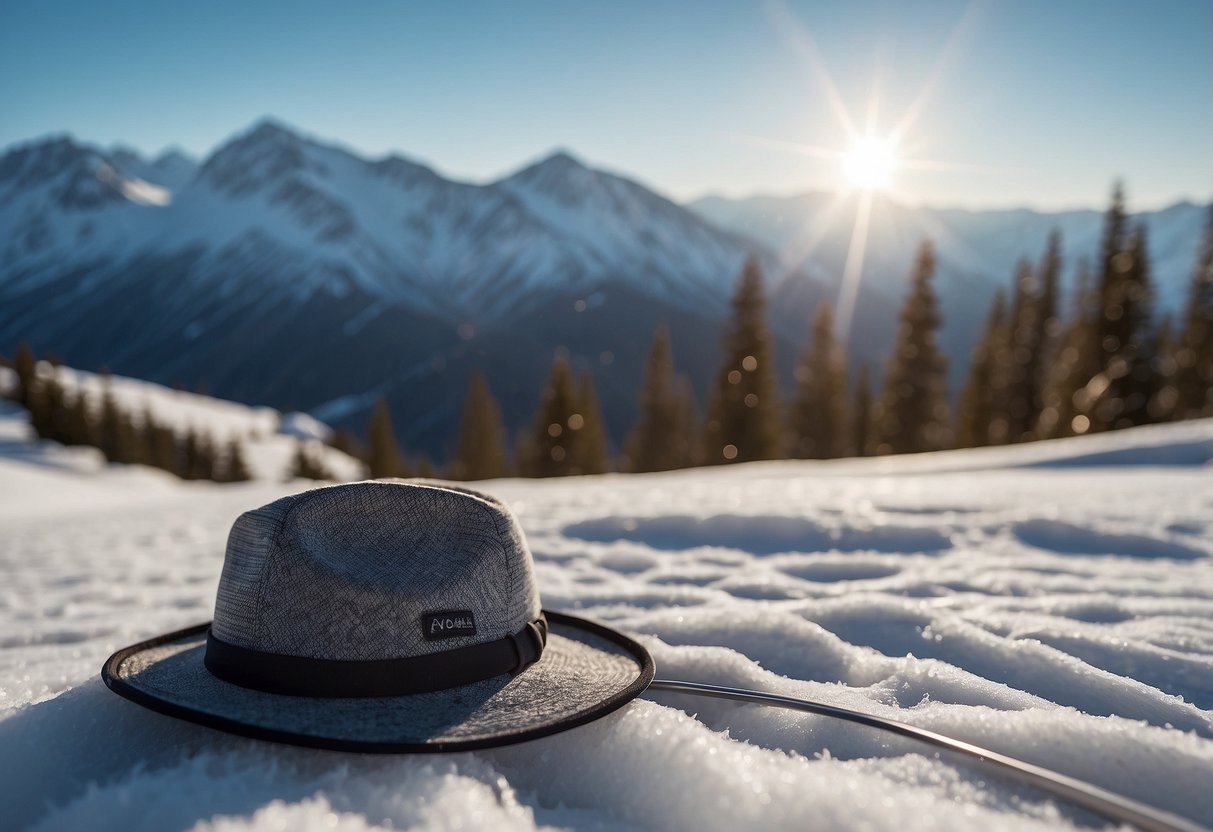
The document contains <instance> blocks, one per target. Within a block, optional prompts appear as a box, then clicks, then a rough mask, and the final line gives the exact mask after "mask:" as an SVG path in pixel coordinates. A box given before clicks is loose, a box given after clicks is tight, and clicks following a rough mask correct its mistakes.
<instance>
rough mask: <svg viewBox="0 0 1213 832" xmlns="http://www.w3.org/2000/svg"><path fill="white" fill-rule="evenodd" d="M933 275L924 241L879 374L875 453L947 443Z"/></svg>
mask: <svg viewBox="0 0 1213 832" xmlns="http://www.w3.org/2000/svg"><path fill="white" fill-rule="evenodd" d="M934 274H935V253H934V251H933V249H932V248H931V244H930V243H928V242H924V243H923V244H922V247H921V248H920V249H919V251H918V255H917V257H916V259H915V262H914V269H913V272H912V274H911V287H910V294H909V296H908V297H907V298H906V301H905V304H904V305H903V306H902V308H901V314H900V316H899V323H898V329H897V341H896V345H895V347H894V350H893V354H892V355H891V356H890V357H889V362H888V366H887V369H886V370H885V373H884V391H883V393H882V395H881V399H880V412H879V414H878V415H877V432H878V434H879V436H880V445H879V447H878V450H879V451H880V452H881V453H895V454H899V453H915V452H919V451H933V450H938V449H940V448H943V447H945V446H946V445H947V443H948V428H947V419H948V406H947V400H946V398H945V384H946V374H947V367H948V362H947V359H946V358H945V357H944V356H943V355H942V354H941V353H940V352H939V349H938V347H937V346H936V343H935V334H936V331H937V330H938V329H939V327H940V324H941V323H942V322H943V320H942V318H941V316H940V314H939V304H938V301H937V300H936V298H935V292H934V290H933V289H932V287H931V278H932V277H933V276H934Z"/></svg>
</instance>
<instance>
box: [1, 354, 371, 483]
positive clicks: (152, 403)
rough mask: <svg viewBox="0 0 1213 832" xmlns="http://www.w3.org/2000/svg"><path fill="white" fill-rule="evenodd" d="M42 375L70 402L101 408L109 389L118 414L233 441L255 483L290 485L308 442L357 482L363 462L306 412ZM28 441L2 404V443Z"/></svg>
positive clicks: (90, 453) (85, 456)
mask: <svg viewBox="0 0 1213 832" xmlns="http://www.w3.org/2000/svg"><path fill="white" fill-rule="evenodd" d="M39 370H40V372H41V373H43V374H46V373H49V372H54V374H55V378H56V379H57V380H58V381H59V383H60V384H61V385H63V388H64V390H65V391H66V392H67V393H68V394H69V396H74V395H75V394H76V393H77V392H78V391H80V390H83V391H84V392H85V395H86V396H88V397H89V399H90V401H91V402H92V403H93V406H94V407H99V403H100V402H101V398H102V395H103V394H104V392H105V390H106V389H107V387H108V389H109V390H110V391H111V392H112V394H113V396H114V400H115V402H117V404H118V406H119V408H120V409H121V410H122V411H124V412H126V413H129V414H132V415H133V416H134V417H135V418H136V419H142V418H143V417H144V416H145V415H150V416H151V417H152V419H153V420H154V421H155V422H156V423H157V424H161V425H164V426H166V427H170V428H172V429H173V431H174V432H175V433H176V434H177V435H178V436H184V435H185V434H186V433H187V432H189V431H191V430H193V431H197V432H199V433H205V434H209V435H210V438H211V439H212V440H213V441H214V442H215V443H216V444H218V445H220V446H222V445H226V444H227V443H228V442H229V441H232V440H235V441H237V442H239V443H240V444H241V446H242V448H243V450H244V454H245V458H246V461H247V463H248V466H249V473H250V474H251V475H252V476H253V477H254V478H255V479H264V480H270V481H272V482H282V481H283V480H285V479H287V478H288V476H289V474H290V470H291V463H292V457H293V456H294V454H295V451H296V449H297V448H298V446H299V445H300V443H303V444H305V445H306V447H307V449H308V452H309V454H311V455H312V456H313V457H314V458H315V459H316V460H317V461H318V462H319V463H320V464H322V465H323V466H324V467H325V469H326V470H328V471H330V472H332V474H333V476H335V477H336V478H338V479H339V480H353V479H358V478H359V477H360V476H362V470H363V465H362V462H361V461H360V460H356V459H353V458H352V457H350V456H348V455H347V454H345V453H342V452H341V451H339V450H337V449H336V448H332V447H329V446H328V445H326V444H324V442H325V441H326V440H328V439H331V438H332V433H333V432H332V429H331V428H330V427H329V426H328V425H326V424H324V423H323V422H319V421H317V420H316V419H313V418H312V417H311V416H308V415H307V414H305V413H285V414H284V413H279V412H278V411H276V410H273V409H271V408H268V407H248V406H247V405H243V404H239V403H237V402H229V401H223V400H222V399H216V398H212V397H210V396H202V395H198V394H195V393H187V392H185V391H184V390H170V389H169V388H167V387H162V386H160V385H159V384H152V383H151V382H147V381H141V380H139V379H133V378H123V377H122V376H111V377H109V379H108V382H107V381H106V379H104V378H103V377H102V376H99V375H97V374H95V373H87V372H83V371H81V370H74V369H72V368H70V367H57V368H54V369H53V370H52V368H50V366H49V365H47V364H41V365H40V367H39ZM12 384H13V378H12V372H11V371H10V370H8V369H6V368H0V391H3V390H8V389H9V388H10V386H11V385H12ZM32 435H33V433H32V430H31V429H30V427H29V425H28V414H27V413H26V412H25V411H24V410H21V409H19V408H17V407H16V406H15V405H13V404H12V403H11V402H6V401H3V400H0V442H6V443H9V446H10V447H16V446H20V445H21V444H23V443H24V442H25V440H26V438H27V437H30V436H32ZM43 445H44V447H43V449H42V450H41V451H39V453H40V454H42V456H43V457H44V458H45V459H47V460H55V461H56V464H58V465H67V466H68V467H70V468H74V469H76V470H80V471H84V472H88V473H89V474H90V475H97V474H99V473H100V472H101V470H102V469H103V468H104V466H105V462H104V459H103V458H102V456H101V454H100V452H98V451H96V450H95V449H92V448H70V449H69V448H58V447H55V446H54V445H53V444H52V443H43ZM160 476H161V473H160V472H156V473H155V475H154V478H159V477H160ZM170 479H171V477H170Z"/></svg>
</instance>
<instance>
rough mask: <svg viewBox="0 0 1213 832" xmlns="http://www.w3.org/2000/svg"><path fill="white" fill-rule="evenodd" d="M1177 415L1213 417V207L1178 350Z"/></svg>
mask: <svg viewBox="0 0 1213 832" xmlns="http://www.w3.org/2000/svg"><path fill="white" fill-rule="evenodd" d="M1175 398H1176V402H1175V406H1174V409H1175V414H1176V416H1177V417H1178V418H1180V419H1193V418H1196V417H1198V416H1213V205H1210V206H1209V216H1208V220H1207V222H1206V224H1205V229H1204V235H1203V236H1202V237H1201V242H1200V250H1199V251H1198V252H1197V255H1196V264H1195V266H1194V268H1193V269H1192V279H1191V282H1190V283H1189V285H1188V302H1187V308H1186V309H1185V310H1184V322H1183V331H1182V332H1181V333H1180V335H1179V343H1178V345H1177V348H1176V349H1175Z"/></svg>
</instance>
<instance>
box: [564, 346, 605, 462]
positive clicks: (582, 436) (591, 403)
mask: <svg viewBox="0 0 1213 832" xmlns="http://www.w3.org/2000/svg"><path fill="white" fill-rule="evenodd" d="M576 395H577V399H576V410H575V411H574V413H573V414H572V415H571V416H569V419H568V422H567V423H566V424H567V427H568V429H569V431H570V432H571V433H572V440H571V442H570V448H569V455H570V459H571V461H572V465H571V466H570V467H571V471H570V473H573V474H603V473H606V472H607V471H609V470H610V467H611V463H610V458H609V455H608V452H607V441H606V425H605V423H604V422H603V418H602V408H601V407H599V406H598V394H597V393H595V392H594V377H593V376H592V375H591V374H590V371H589V369H588V368H586V369H584V370H582V371H581V376H580V378H579V379H578V382H577V394H576Z"/></svg>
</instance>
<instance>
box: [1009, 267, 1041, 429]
mask: <svg viewBox="0 0 1213 832" xmlns="http://www.w3.org/2000/svg"><path fill="white" fill-rule="evenodd" d="M1013 297H1014V302H1013V303H1012V305H1011V315H1010V319H1009V321H1008V325H1007V337H1006V341H1005V345H1004V349H1005V352H1004V354H1003V359H1002V371H1003V373H1005V376H1004V378H1005V381H1004V382H1003V384H1002V395H1003V407H1004V418H1005V422H1006V428H1005V441H1007V442H1022V441H1024V440H1025V439H1027V438H1028V437H1029V435H1030V433H1031V430H1032V426H1033V424H1034V423H1035V422H1036V408H1037V401H1038V399H1039V389H1038V384H1039V376H1038V373H1039V368H1038V366H1037V362H1038V361H1039V358H1040V355H1039V346H1038V344H1037V342H1036V338H1037V335H1038V334H1039V332H1040V327H1039V325H1038V323H1037V318H1038V294H1037V288H1036V277H1035V275H1033V274H1032V267H1031V265H1029V264H1028V262H1027V261H1026V260H1020V261H1019V264H1018V265H1017V266H1016V269H1015V292H1014V295H1013Z"/></svg>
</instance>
